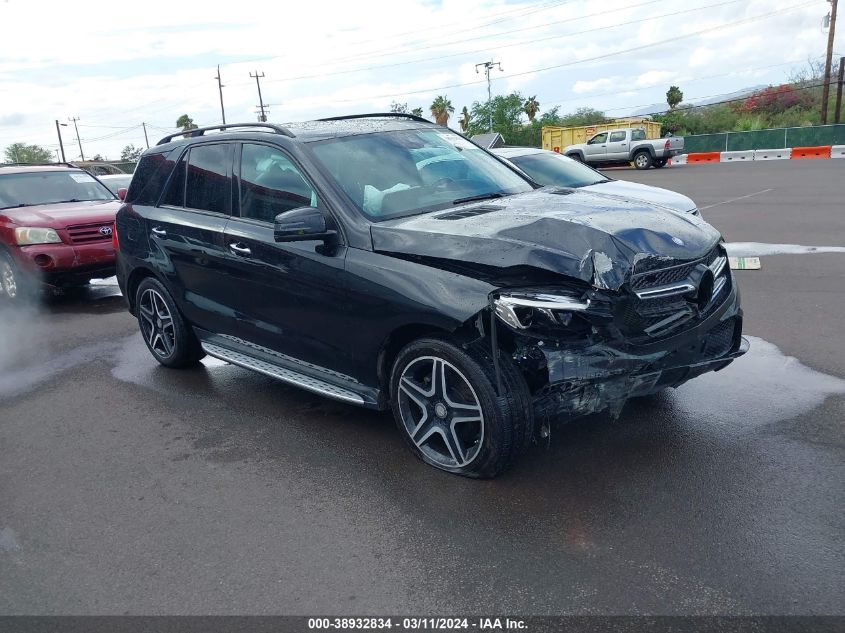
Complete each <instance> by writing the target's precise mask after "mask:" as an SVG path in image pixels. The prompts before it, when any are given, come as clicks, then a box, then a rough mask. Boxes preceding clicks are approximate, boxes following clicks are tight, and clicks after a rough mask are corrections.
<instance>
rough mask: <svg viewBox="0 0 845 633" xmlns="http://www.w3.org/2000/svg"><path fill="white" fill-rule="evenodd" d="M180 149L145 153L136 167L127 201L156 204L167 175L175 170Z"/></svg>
mask: <svg viewBox="0 0 845 633" xmlns="http://www.w3.org/2000/svg"><path fill="white" fill-rule="evenodd" d="M177 151H178V150H171V151H170V152H159V153H156V154H144V155H143V156H142V157H141V162H139V163H138V166H137V167H136V168H135V173H134V175H133V176H132V182H131V183H130V184H129V191H128V192H127V194H126V202H129V203H132V204H142V205H150V206H155V204H156V203H157V202H158V199H159V198H160V197H161V190H162V188H163V187H164V184H165V183H166V182H167V177H168V176H170V172H171V171H172V170H173V163H174V159H175V157H176V154H177Z"/></svg>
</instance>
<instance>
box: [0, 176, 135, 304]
mask: <svg viewBox="0 0 845 633" xmlns="http://www.w3.org/2000/svg"><path fill="white" fill-rule="evenodd" d="M119 207H120V203H119V202H118V200H117V199H116V198H115V196H114V194H113V193H112V192H111V191H109V190H108V188H106V187H105V185H103V184H102V183H101V182H100V181H99V180H97V179H96V178H94V176H92V175H91V174H89V173H88V172H86V171H84V170H82V169H79V168H76V167H74V166H72V165H64V164H55V165H44V166H35V165H21V166H6V167H0V296H2V297H3V298H6V299H11V300H19V299H20V298H21V297H23V296H25V295H26V294H28V293H29V292H30V291H33V290H35V289H36V288H38V287H39V285H41V284H46V285H48V286H53V287H65V286H75V285H82V284H86V283H88V282H89V281H90V280H91V279H102V278H105V277H110V276H112V275H114V272H115V265H114V259H115V258H114V245H113V244H112V234H113V233H114V216H115V213H116V212H117V209H118V208H119Z"/></svg>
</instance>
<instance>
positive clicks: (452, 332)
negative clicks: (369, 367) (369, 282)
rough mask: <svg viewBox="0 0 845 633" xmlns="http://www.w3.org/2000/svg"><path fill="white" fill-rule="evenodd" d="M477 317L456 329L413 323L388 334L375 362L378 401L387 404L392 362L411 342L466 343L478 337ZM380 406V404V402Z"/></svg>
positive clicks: (439, 324)
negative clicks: (436, 339) (440, 340)
mask: <svg viewBox="0 0 845 633" xmlns="http://www.w3.org/2000/svg"><path fill="white" fill-rule="evenodd" d="M477 319H478V317H474V318H472V319H470V320H469V321H467V322H465V323H463V324H460V325H459V326H458V327H453V328H449V327H446V326H445V325H444V324H442V323H438V324H435V323H425V322H414V323H405V324H403V325H401V326H399V327H397V328H395V329H394V330H392V331H391V332H390V334H388V335H387V337H385V339H384V341H383V342H382V344H381V347H380V349H379V353H378V361H377V367H376V371H377V376H378V383H379V400H380V401H381V400H383V404H385V405H386V404H387V402H388V400H389V398H390V371H391V369H392V368H393V362H394V361H395V360H396V357H397V356H398V355H399V352H400V351H402V349H403V348H404V347H405V346H406V345H408V344H409V343H412V342H413V341H416V340H418V339H421V338H428V337H433V338H443V339H446V340H448V341H451V342H452V343H455V344H457V345H461V344H463V343H468V342H469V341H471V340H472V339H473V338H478V337H479V332H478V331H477V330H476V325H475V324H476V322H477ZM380 404H382V403H381V402H380Z"/></svg>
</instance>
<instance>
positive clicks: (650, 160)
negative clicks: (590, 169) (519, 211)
mask: <svg viewBox="0 0 845 633" xmlns="http://www.w3.org/2000/svg"><path fill="white" fill-rule="evenodd" d="M683 151H684V139H683V137H682V136H670V137H669V138H657V139H647V138H646V137H645V130H643V129H641V128H630V127H629V128H620V129H618V130H607V131H606V132H599V133H598V134H596V135H594V136H593V137H592V138H591V139H589V140H588V141H587V142H586V143H578V144H577V145H570V146H569V147H566V148H564V150H563V152H562V153H563V154H564V155H566V156H569V157H570V158H574V159H575V160H580V161H581V162H582V163H589V164H590V165H594V166H595V165H605V164H610V163H630V162H633V163H634V167H636V168H637V169H648V168H649V167H663V166H664V165H665V164H666V162H667V161H668V160H669V159H670V158H671V157H672V156H677V155H678V154H680V153H681V152H683Z"/></svg>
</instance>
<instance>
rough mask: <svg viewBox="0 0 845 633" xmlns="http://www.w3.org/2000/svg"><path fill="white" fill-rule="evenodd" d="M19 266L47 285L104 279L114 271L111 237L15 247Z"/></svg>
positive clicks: (24, 271)
mask: <svg viewBox="0 0 845 633" xmlns="http://www.w3.org/2000/svg"><path fill="white" fill-rule="evenodd" d="M14 254H15V260H16V263H17V264H18V267H19V269H20V270H21V271H22V272H23V273H25V274H27V275H29V276H31V277H35V278H37V279H38V281H40V282H42V283H46V284H50V285H57V286H60V285H65V284H73V283H79V282H83V281H88V280H89V279H103V278H105V277H111V276H112V275H114V273H115V255H114V247H113V246H112V243H111V241H103V242H95V243H92V244H74V245H70V244H33V245H29V246H20V247H18V248H17V249H15V253H14Z"/></svg>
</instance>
